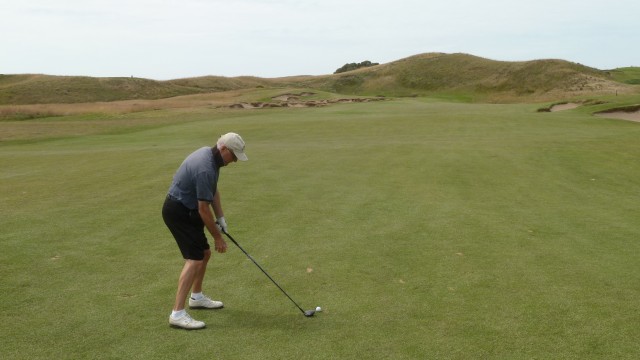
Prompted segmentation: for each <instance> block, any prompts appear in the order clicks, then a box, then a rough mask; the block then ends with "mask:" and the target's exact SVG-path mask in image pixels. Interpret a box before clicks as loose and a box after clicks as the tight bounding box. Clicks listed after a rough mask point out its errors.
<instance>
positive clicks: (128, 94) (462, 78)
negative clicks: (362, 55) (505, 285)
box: [0, 53, 639, 105]
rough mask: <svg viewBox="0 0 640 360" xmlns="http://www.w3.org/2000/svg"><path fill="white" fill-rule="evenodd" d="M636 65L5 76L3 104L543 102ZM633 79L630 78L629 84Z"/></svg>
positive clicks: (424, 58) (462, 57)
mask: <svg viewBox="0 0 640 360" xmlns="http://www.w3.org/2000/svg"><path fill="white" fill-rule="evenodd" d="M637 78H638V77H637V68H624V69H620V70H612V71H602V70H598V69H593V68H589V67H586V66H583V65H580V64H575V63H571V62H568V61H564V60H533V61H526V62H505V61H494V60H489V59H483V58H480V57H476V56H472V55H468V54H441V53H428V54H420V55H416V56H412V57H408V58H405V59H401V60H398V61H394V62H390V63H387V64H381V65H378V66H374V67H369V68H363V69H359V70H355V71H350V72H347V73H341V74H334V75H323V76H291V77H284V78H272V79H264V78H257V77H248V76H244V77H235V78H227V77H220V76H203V77H199V78H189V79H176V80H169V81H154V80H148V79H139V78H125V77H122V78H91V77H78V76H76V77H73V76H46V75H0V105H3V104H6V105H9V104H12V105H18V104H50V103H84V102H100V101H102V102H104V101H116V100H141V99H146V100H151V99H161V98H168V97H174V96H180V95H192V94H201V93H215V92H221V91H237V90H250V89H262V88H306V89H315V90H322V91H327V92H333V93H342V94H352V95H354V94H355V95H370V96H371V95H385V96H424V95H429V96H432V97H433V96H439V97H447V98H457V99H459V100H464V101H473V102H523V101H526V102H541V101H553V100H555V99H556V98H558V97H559V96H564V97H569V96H571V97H577V96H582V97H585V96H602V95H606V94H613V93H619V94H638V91H639V90H638V87H637V86H632V84H635V81H636V80H637ZM630 84H631V85H630Z"/></svg>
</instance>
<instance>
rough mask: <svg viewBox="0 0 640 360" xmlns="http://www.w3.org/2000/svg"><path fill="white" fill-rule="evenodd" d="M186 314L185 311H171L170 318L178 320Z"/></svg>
mask: <svg viewBox="0 0 640 360" xmlns="http://www.w3.org/2000/svg"><path fill="white" fill-rule="evenodd" d="M186 313H187V311H186V310H185V309H182V310H178V311H175V310H172V311H171V317H172V318H174V319H178V318H180V317H182V316H183V315H184V314H186Z"/></svg>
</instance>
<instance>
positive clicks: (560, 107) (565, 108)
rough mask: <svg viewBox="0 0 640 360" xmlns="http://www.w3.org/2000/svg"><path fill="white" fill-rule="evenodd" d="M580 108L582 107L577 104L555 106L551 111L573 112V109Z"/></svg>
mask: <svg viewBox="0 0 640 360" xmlns="http://www.w3.org/2000/svg"><path fill="white" fill-rule="evenodd" d="M578 106H580V104H576V103H566V104H557V105H553V106H552V107H551V108H550V109H549V111H551V112H555V111H563V110H571V109H575V108H577V107H578Z"/></svg>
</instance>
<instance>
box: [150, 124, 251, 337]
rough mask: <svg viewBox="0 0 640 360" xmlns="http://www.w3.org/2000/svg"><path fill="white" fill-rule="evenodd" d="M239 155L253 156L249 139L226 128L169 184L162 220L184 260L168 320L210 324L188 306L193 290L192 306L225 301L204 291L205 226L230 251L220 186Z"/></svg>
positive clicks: (178, 324)
mask: <svg viewBox="0 0 640 360" xmlns="http://www.w3.org/2000/svg"><path fill="white" fill-rule="evenodd" d="M237 160H241V161H246V160H248V159H247V155H245V153H244V141H243V140H242V138H241V137H240V135H238V134H236V133H227V134H225V135H222V136H221V137H220V139H218V143H217V145H216V146H215V147H213V148H211V147H203V148H200V149H198V150H196V151H194V152H193V153H191V155H189V156H187V158H186V159H185V160H184V161H183V162H182V164H181V165H180V167H179V168H178V171H177V172H176V173H175V175H174V177H173V182H172V183H171V186H170V187H169V193H168V195H167V198H166V200H165V202H164V205H163V207H162V219H163V220H164V223H165V224H166V225H167V227H168V228H169V230H170V231H171V234H173V237H174V238H175V239H176V242H177V243H178V247H179V248H180V252H181V253H182V257H183V258H184V259H185V264H184V267H183V268H182V273H181V274H180V278H179V280H178V291H177V292H176V300H175V304H174V305H173V311H172V312H171V316H169V324H170V325H171V326H173V327H179V328H183V329H201V328H203V327H205V323H204V322H202V321H197V320H194V319H193V318H191V316H189V314H187V312H186V310H185V302H186V298H187V295H188V293H189V290H191V296H190V298H189V307H191V308H207V309H219V308H222V307H223V304H222V302H220V301H214V300H211V299H210V298H208V297H207V296H205V295H203V294H202V282H203V280H204V274H205V272H206V271H207V263H208V262H209V258H210V257H211V249H210V247H209V243H208V242H207V237H206V236H205V233H204V228H205V227H206V228H207V230H208V231H209V233H210V234H211V235H212V236H213V239H214V246H215V250H216V251H217V252H219V253H224V252H225V251H227V243H226V242H225V241H224V239H223V238H222V234H221V232H220V229H219V228H218V227H220V228H222V229H224V230H225V231H227V224H226V222H225V219H224V213H223V211H222V205H221V203H220V192H219V191H218V189H217V185H218V177H219V175H220V169H221V168H222V167H223V166H226V165H228V164H230V163H232V162H236V161H237ZM212 208H213V212H211V210H212ZM214 214H215V218H214Z"/></svg>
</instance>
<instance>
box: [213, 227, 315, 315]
mask: <svg viewBox="0 0 640 360" xmlns="http://www.w3.org/2000/svg"><path fill="white" fill-rule="evenodd" d="M221 231H222V233H223V234H225V235H226V236H227V237H228V238H229V240H231V242H233V243H234V244H235V245H236V246H237V247H238V249H240V250H241V251H242V252H243V253H244V254H245V255H246V256H247V257H248V258H249V260H251V261H252V262H253V263H254V264H256V266H257V267H258V269H260V271H262V273H263V274H265V275H266V276H267V277H268V278H269V280H271V282H272V283H273V284H274V285H275V286H277V287H278V289H280V291H282V293H283V294H285V296H286V297H287V298H289V300H291V302H292V303H294V305H295V306H296V307H297V308H298V309H299V310H300V311H302V313H303V314H305V312H304V310H302V308H301V307H300V305H298V303H297V302H295V301H294V300H293V299H292V298H291V296H289V294H287V292H286V291H284V289H283V288H282V287H281V286H280V285H278V283H277V282H276V281H275V280H273V278H272V277H271V276H269V274H267V272H266V271H265V270H264V269H263V268H262V266H260V264H258V262H257V261H255V260H254V259H253V258H252V257H251V255H249V253H248V252H246V251H245V250H244V249H243V248H242V246H240V244H238V242H237V241H236V240H235V239H234V238H233V237H232V236H231V235H229V233H228V232H226V231H225V230H221ZM305 315H306V314H305Z"/></svg>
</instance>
